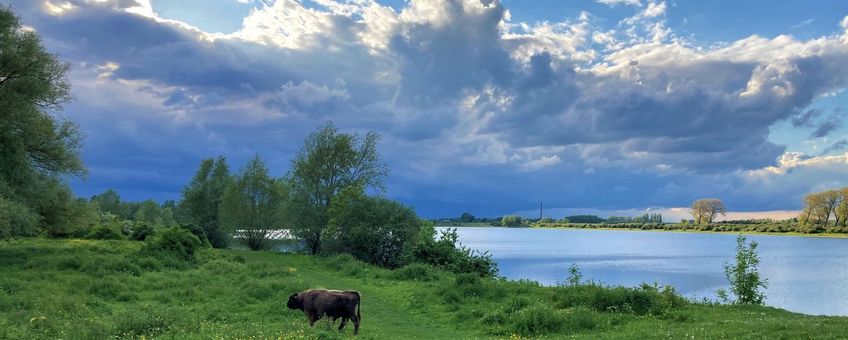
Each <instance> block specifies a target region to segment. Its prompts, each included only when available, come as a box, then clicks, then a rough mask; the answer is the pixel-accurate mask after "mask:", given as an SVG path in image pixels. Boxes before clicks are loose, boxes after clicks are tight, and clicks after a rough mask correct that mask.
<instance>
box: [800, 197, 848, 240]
mask: <svg viewBox="0 0 848 340" xmlns="http://www.w3.org/2000/svg"><path fill="white" fill-rule="evenodd" d="M831 216H833V219H834V222H833V226H834V227H846V226H848V187H845V188H842V189H838V190H826V191H823V192H817V193H812V194H809V195H807V196H806V197H804V209H803V210H802V211H801V214H799V216H798V222H799V223H800V224H801V225H802V226H808V227H811V228H810V230H817V229H818V228H826V227H828V226H829V223H830V220H831Z"/></svg>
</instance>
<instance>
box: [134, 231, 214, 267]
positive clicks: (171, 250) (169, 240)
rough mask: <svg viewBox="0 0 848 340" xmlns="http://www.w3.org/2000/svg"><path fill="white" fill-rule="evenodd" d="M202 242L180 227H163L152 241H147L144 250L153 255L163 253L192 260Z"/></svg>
mask: <svg viewBox="0 0 848 340" xmlns="http://www.w3.org/2000/svg"><path fill="white" fill-rule="evenodd" d="M202 245H203V243H201V242H200V239H198V238H197V236H194V234H192V233H190V232H188V231H186V230H184V229H182V228H180V227H170V228H165V229H163V230H162V231H161V232H160V233H158V235H156V237H154V238H153V240H152V241H150V242H149V243H147V244H146V245H145V247H144V249H143V251H144V252H146V253H149V254H154V255H165V256H169V257H175V258H178V259H181V260H188V261H193V260H194V254H195V252H196V251H197V249H199V248H200V247H201V246H202Z"/></svg>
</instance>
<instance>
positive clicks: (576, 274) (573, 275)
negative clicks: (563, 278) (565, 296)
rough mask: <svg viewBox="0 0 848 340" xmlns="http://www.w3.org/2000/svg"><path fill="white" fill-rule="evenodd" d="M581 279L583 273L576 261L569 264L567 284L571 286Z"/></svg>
mask: <svg viewBox="0 0 848 340" xmlns="http://www.w3.org/2000/svg"><path fill="white" fill-rule="evenodd" d="M582 279H583V273H581V272H580V267H578V266H577V264H576V263H572V264H571V266H569V267H568V284H569V285H572V286H576V285H579V284H580V280H582Z"/></svg>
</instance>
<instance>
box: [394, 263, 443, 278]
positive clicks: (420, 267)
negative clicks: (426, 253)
mask: <svg viewBox="0 0 848 340" xmlns="http://www.w3.org/2000/svg"><path fill="white" fill-rule="evenodd" d="M392 277H393V278H395V279H399V280H413V281H434V280H438V279H439V277H440V276H439V274H438V272H437V271H436V269H435V268H433V267H432V266H430V265H426V264H423V263H413V264H410V265H407V266H404V267H401V268H399V269H395V270H394V271H392Z"/></svg>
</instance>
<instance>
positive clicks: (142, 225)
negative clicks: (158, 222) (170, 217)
mask: <svg viewBox="0 0 848 340" xmlns="http://www.w3.org/2000/svg"><path fill="white" fill-rule="evenodd" d="M154 233H155V229H154V228H153V226H151V225H150V224H148V223H147V222H141V221H138V222H136V223H135V224H134V225H133V226H132V229H131V231H130V234H129V238H130V240H133V241H144V240H146V239H147V238H148V237H151V236H153V234H154Z"/></svg>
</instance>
